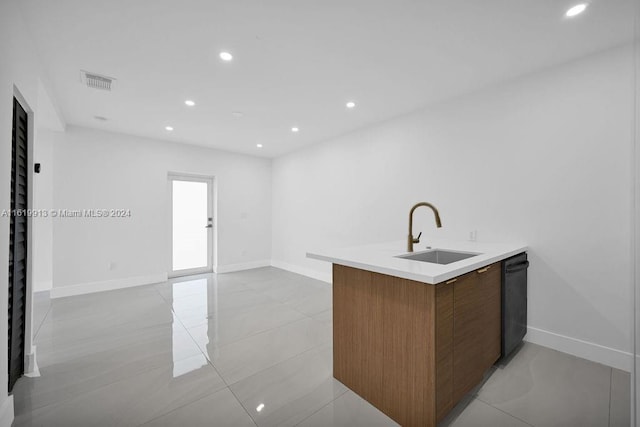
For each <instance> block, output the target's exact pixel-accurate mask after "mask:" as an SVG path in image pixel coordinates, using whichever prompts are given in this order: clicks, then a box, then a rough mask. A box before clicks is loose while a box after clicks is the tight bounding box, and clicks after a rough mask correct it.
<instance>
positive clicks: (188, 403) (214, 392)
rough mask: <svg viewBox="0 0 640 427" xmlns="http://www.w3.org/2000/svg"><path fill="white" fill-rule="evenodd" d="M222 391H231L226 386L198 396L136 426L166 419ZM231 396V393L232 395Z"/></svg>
mask: <svg viewBox="0 0 640 427" xmlns="http://www.w3.org/2000/svg"><path fill="white" fill-rule="evenodd" d="M224 390H229V391H231V390H230V389H229V387H228V386H226V387H223V388H221V389H218V390H215V391H212V392H211V393H208V394H206V395H204V396H200V397H198V398H197V399H194V400H192V401H190V402H187V403H185V404H184V405H180V406H178V407H177V408H174V409H172V410H170V411H169V412H165V413H164V414H160V415H158V416H157V417H154V418H152V419H150V420H148V421H145V422H144V423H142V424H138V426H145V425H147V424H149V423H152V422H154V421H155V420H157V419H159V418H162V417H166V416H167V415H169V414H172V413H174V412H175V411H177V410H178V409H183V408H184V407H185V406H189V405H191V404H194V403H196V402H199V401H201V400H203V399H206V398H207V397H210V396H213V395H214V394H216V393H219V392H221V391H224ZM232 394H233V393H232ZM234 397H235V396H234ZM241 406H242V405H241ZM243 409H244V408H243Z"/></svg>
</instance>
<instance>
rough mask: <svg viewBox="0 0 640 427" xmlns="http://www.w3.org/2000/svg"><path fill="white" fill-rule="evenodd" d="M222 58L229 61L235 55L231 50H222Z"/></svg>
mask: <svg viewBox="0 0 640 427" xmlns="http://www.w3.org/2000/svg"><path fill="white" fill-rule="evenodd" d="M220 59H222V60H223V61H227V62H228V61H231V60H232V59H233V55H231V54H230V53H229V52H220Z"/></svg>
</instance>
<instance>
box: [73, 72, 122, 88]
mask: <svg viewBox="0 0 640 427" xmlns="http://www.w3.org/2000/svg"><path fill="white" fill-rule="evenodd" d="M80 76H81V78H82V83H84V84H86V85H87V87H89V88H91V89H100V90H106V91H109V92H111V89H112V88H113V85H114V84H115V82H116V79H114V78H113V77H107V76H101V75H100V74H96V73H91V72H89V71H84V70H83V71H80Z"/></svg>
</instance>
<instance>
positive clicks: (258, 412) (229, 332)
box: [14, 268, 629, 427]
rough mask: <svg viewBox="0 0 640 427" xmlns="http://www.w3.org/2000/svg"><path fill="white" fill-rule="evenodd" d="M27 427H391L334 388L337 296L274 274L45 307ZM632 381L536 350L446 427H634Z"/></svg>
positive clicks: (40, 311)
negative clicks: (334, 308)
mask: <svg viewBox="0 0 640 427" xmlns="http://www.w3.org/2000/svg"><path fill="white" fill-rule="evenodd" d="M34 310H35V313H34V315H35V325H36V327H37V333H36V345H37V357H38V364H39V367H40V372H41V376H40V377H38V378H26V377H24V378H21V379H20V380H19V381H18V383H17V384H16V387H15V389H14V397H15V408H16V420H15V423H14V426H15V427H20V426H47V427H49V426H65V427H73V426H82V427H86V426H109V427H112V426H138V425H148V426H189V427H198V426H221V427H227V426H229V427H232V426H255V425H258V426H293V425H300V426H318V427H327V426H367V427H369V426H392V425H396V424H395V423H394V422H393V421H392V420H390V419H389V418H388V417H386V416H385V415H384V414H382V413H381V412H379V411H378V410H377V409H375V408H374V407H372V406H371V405H369V404H368V403H367V402H365V401H364V400H362V399H361V398H359V397H358V396H357V395H355V394H354V393H353V392H351V391H349V390H348V389H347V388H346V387H345V386H343V385H342V384H341V383H339V382H338V381H336V380H334V379H333V378H332V375H331V372H332V366H331V363H332V362H331V352H332V343H331V334H332V333H331V328H332V324H331V321H332V316H331V288H330V286H329V285H328V284H326V283H323V282H319V281H317V280H312V279H309V278H306V277H303V276H299V275H296V274H292V273H289V272H286V271H283V270H278V269H275V268H262V269H255V270H249V271H243V272H238V273H230V274H222V275H212V274H209V275H203V276H194V277H189V278H181V279H175V280H172V281H169V282H166V283H162V284H158V285H149V286H143V287H137V288H131V289H126V290H119V291H112V292H103V293H97V294H90V295H82V296H77V297H70V298H64V299H57V300H53V301H50V300H49V299H48V298H47V297H46V295H44V294H38V295H37V296H36V300H35V308H34ZM628 420H629V374H627V373H625V372H622V371H618V370H615V369H611V368H609V367H606V366H603V365H598V364H596V363H592V362H588V361H585V360H582V359H578V358H576V357H573V356H569V355H566V354H563V353H559V352H556V351H553V350H549V349H546V348H544V347H540V346H536V345H533V344H525V345H524V346H523V347H522V348H521V349H520V351H519V352H518V354H517V355H516V356H515V357H513V359H512V360H511V361H510V362H509V363H508V364H506V365H505V366H498V367H496V368H494V370H493V371H492V372H491V373H490V375H488V376H487V378H486V381H485V382H484V384H482V385H481V386H479V387H478V388H477V390H475V392H474V393H472V394H471V395H469V396H468V397H467V398H466V399H465V401H464V402H461V404H460V405H458V406H457V407H456V408H455V409H454V411H453V412H452V413H451V414H450V416H448V417H447V418H446V419H445V420H444V421H443V422H442V423H441V425H442V426H451V427H454V426H455V427H463V426H492V427H502V426H509V427H511V426H513V427H519V426H563V427H573V426H581V427H582V426H628V425H629V421H628Z"/></svg>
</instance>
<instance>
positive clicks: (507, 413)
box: [474, 395, 535, 427]
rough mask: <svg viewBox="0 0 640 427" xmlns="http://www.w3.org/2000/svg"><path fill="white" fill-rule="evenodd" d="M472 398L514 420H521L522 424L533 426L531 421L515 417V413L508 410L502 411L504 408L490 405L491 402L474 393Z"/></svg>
mask: <svg viewBox="0 0 640 427" xmlns="http://www.w3.org/2000/svg"><path fill="white" fill-rule="evenodd" d="M474 398H475V399H477V400H479V401H480V402H482V403H484V404H486V405H489V406H491V407H492V408H493V409H496V410H498V411H500V412H502V413H503V414H505V415H508V416H510V417H511V418H515V419H516V420H518V421H520V422H522V423H524V424H526V425H528V426H531V427H535V426H534V425H533V424H531V423H529V422H527V421H525V420H523V419H521V418H519V417H516V416H515V415H513V414H511V413H509V412H507V411H504V410H502V409H500V408H498V407H496V406H494V405H492V404H491V403H489V402H485V401H484V400H482V399H480V397H479V396H477V395H476V396H475V397H474Z"/></svg>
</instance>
